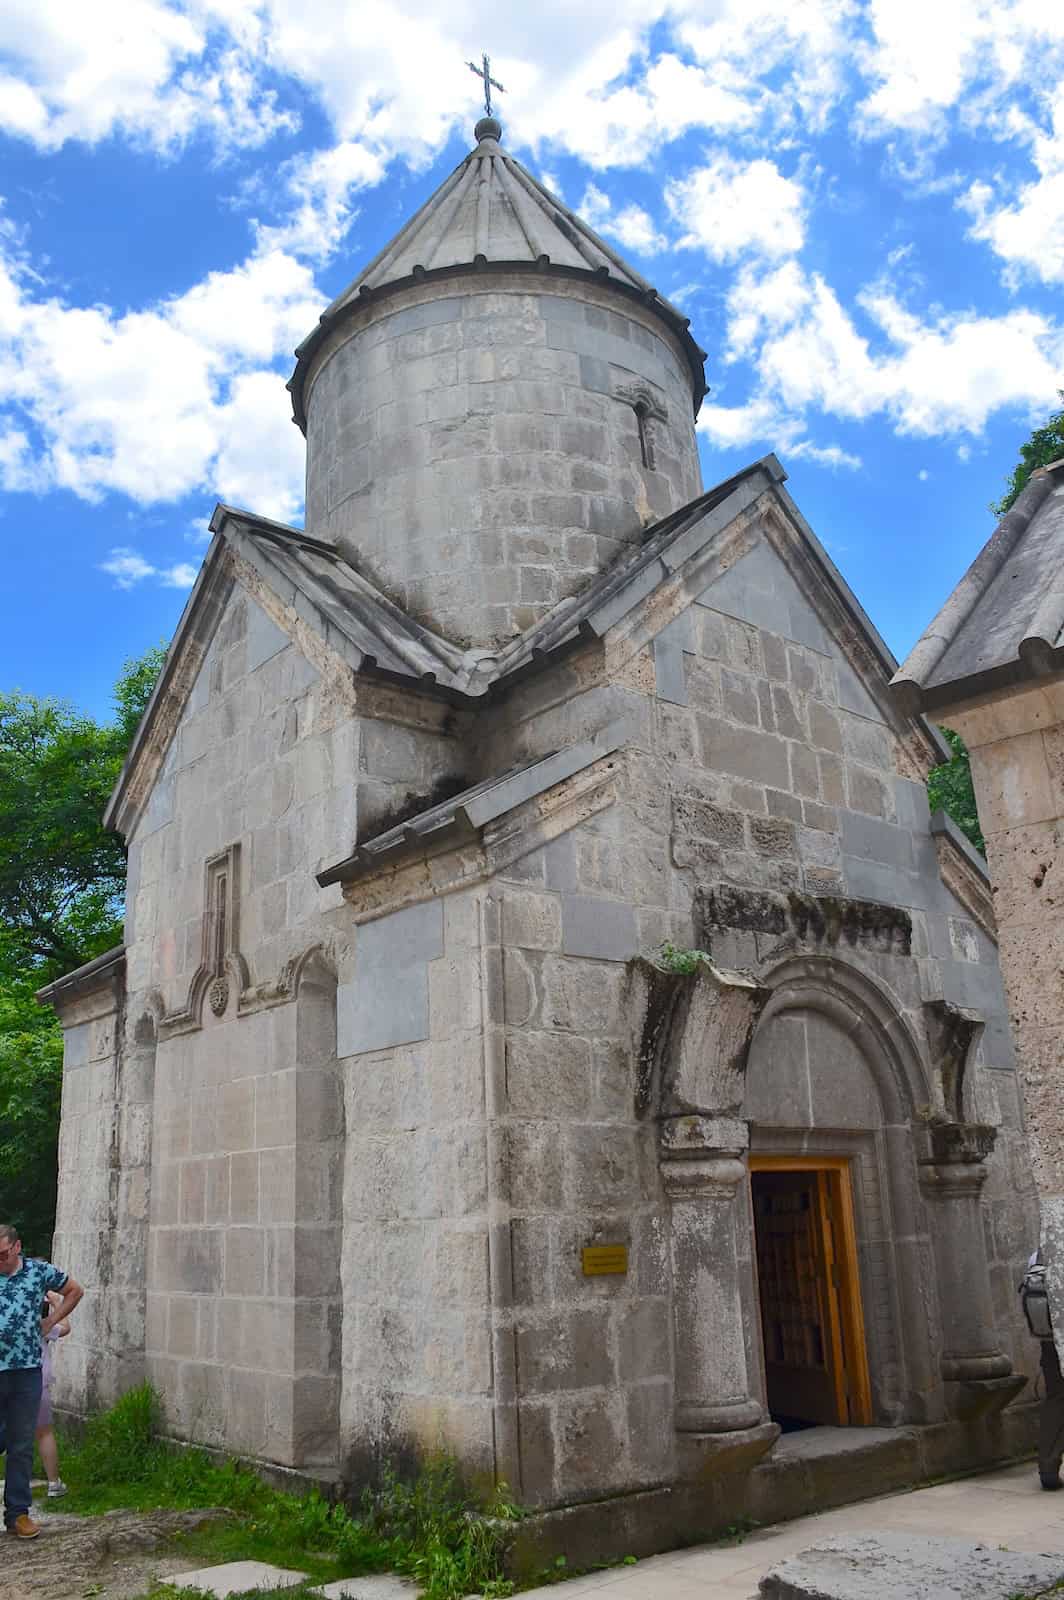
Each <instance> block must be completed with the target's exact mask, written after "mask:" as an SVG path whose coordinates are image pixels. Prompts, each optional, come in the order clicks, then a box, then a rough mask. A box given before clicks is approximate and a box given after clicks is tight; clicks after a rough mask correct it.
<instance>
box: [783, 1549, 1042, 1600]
mask: <svg viewBox="0 0 1064 1600" xmlns="http://www.w3.org/2000/svg"><path fill="white" fill-rule="evenodd" d="M1061 1579H1064V1555H1054V1556H1035V1555H1022V1554H1018V1553H1016V1552H1013V1551H1010V1550H995V1549H991V1548H990V1547H989V1546H988V1545H984V1544H969V1543H967V1542H966V1541H965V1540H963V1539H929V1538H925V1537H923V1536H921V1535H918V1534H910V1533H881V1534H867V1533H861V1534H852V1535H848V1536H839V1537H838V1538H834V1539H824V1540H823V1541H822V1542H821V1543H819V1544H816V1545H813V1546H811V1547H810V1548H809V1549H808V1550H803V1551H802V1552H801V1554H799V1555H796V1556H792V1557H791V1558H790V1560H788V1561H783V1562H781V1563H780V1564H779V1565H778V1566H776V1567H773V1568H772V1570H771V1571H770V1572H768V1573H766V1575H765V1577H763V1578H762V1579H761V1585H760V1592H761V1595H762V1596H763V1600H929V1597H931V1596H934V1600H1015V1597H1016V1596H1018V1595H1032V1596H1033V1595H1039V1594H1041V1593H1042V1592H1043V1591H1044V1590H1046V1589H1051V1588H1053V1586H1054V1585H1055V1584H1056V1583H1058V1582H1059V1581H1060V1580H1061Z"/></svg>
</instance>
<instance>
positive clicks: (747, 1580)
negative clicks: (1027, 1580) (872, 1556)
mask: <svg viewBox="0 0 1064 1600" xmlns="http://www.w3.org/2000/svg"><path fill="white" fill-rule="evenodd" d="M1062 1501H1064V1495H1054V1494H1046V1493H1045V1492H1044V1491H1043V1490H1042V1489H1041V1488H1040V1487H1039V1483H1038V1472H1037V1469H1036V1467H1035V1466H1034V1464H1033V1463H1032V1462H1026V1463H1021V1464H1018V1465H1015V1466H1009V1467H998V1468H995V1469H994V1470H993V1471H991V1472H984V1473H980V1474H978V1475H976V1476H973V1477H970V1478H964V1479H960V1480H956V1481H954V1482H950V1483H941V1484H935V1485H934V1486H932V1487H930V1488H927V1489H916V1490H912V1491H903V1492H901V1493H894V1494H889V1495H879V1496H877V1497H876V1498H875V1499H870V1500H864V1501H861V1502H859V1503H858V1504H856V1505H851V1506H839V1507H838V1508H836V1509H835V1510H833V1511H822V1512H819V1513H817V1514H815V1515H813V1516H808V1517H799V1518H796V1519H795V1520H794V1521H793V1522H781V1523H776V1524H770V1525H768V1526H766V1527H762V1528H757V1529H755V1530H754V1531H752V1532H751V1533H749V1534H747V1535H746V1536H745V1537H744V1538H742V1539H741V1540H735V1541H731V1542H724V1543H721V1544H706V1545H695V1546H692V1547H690V1548H689V1549H686V1550H673V1551H669V1552H667V1553H665V1554H663V1555H659V1556H651V1557H649V1558H648V1559H647V1560H645V1561H640V1562H638V1563H637V1565H635V1566H633V1567H611V1568H609V1569H607V1570H606V1571H603V1572H594V1573H587V1574H585V1575H584V1576H582V1577H575V1578H572V1579H570V1580H569V1582H567V1583H563V1584H560V1585H555V1584H551V1585H550V1586H549V1587H547V1588H543V1589H534V1590H529V1591H526V1593H525V1594H523V1595H522V1596H521V1600H584V1597H585V1596H587V1597H589V1600H590V1597H591V1596H594V1600H763V1597H759V1594H758V1584H759V1582H760V1580H761V1579H762V1577H764V1575H765V1573H766V1572H768V1571H769V1570H770V1569H773V1568H776V1567H778V1566H779V1565H780V1564H781V1563H782V1562H784V1561H787V1560H789V1559H790V1558H791V1557H793V1556H796V1555H798V1554H799V1553H800V1552H801V1551H803V1550H807V1549H809V1548H810V1546H812V1545H816V1544H819V1543H820V1542H821V1541H823V1540H825V1539H827V1538H833V1537H837V1536H839V1535H842V1534H858V1535H869V1536H872V1537H874V1536H876V1535H878V1534H881V1533H883V1532H885V1531H889V1532H891V1533H910V1534H913V1535H915V1536H918V1537H919V1536H923V1537H927V1538H937V1537H939V1536H940V1535H941V1536H942V1537H946V1538H954V1539H963V1540H966V1541H967V1542H968V1543H969V1544H974V1543H976V1542H980V1541H981V1542H982V1543H984V1544H986V1545H988V1546H989V1547H990V1548H991V1549H997V1548H998V1547H999V1546H1005V1547H1006V1548H1007V1549H1008V1550H1010V1551H1014V1552H1019V1551H1026V1552H1029V1553H1031V1554H1034V1555H1038V1556H1044V1555H1046V1554H1047V1553H1049V1552H1060V1553H1061V1554H1062V1555H1064V1504H1062V1503H1061V1502H1062ZM1061 1570H1062V1571H1064V1562H1062V1563H1061ZM1020 1592H1021V1593H1022V1591H1020ZM921 1600H939V1596H938V1595H936V1594H935V1593H934V1591H933V1590H932V1589H930V1588H928V1589H927V1590H926V1591H924V1594H923V1595H921ZM965 1600H968V1597H965Z"/></svg>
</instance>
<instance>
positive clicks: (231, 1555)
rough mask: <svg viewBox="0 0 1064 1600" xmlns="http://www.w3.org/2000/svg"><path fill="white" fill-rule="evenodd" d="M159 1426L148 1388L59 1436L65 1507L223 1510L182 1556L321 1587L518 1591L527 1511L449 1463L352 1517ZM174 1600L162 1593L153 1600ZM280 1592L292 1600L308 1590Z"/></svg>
mask: <svg viewBox="0 0 1064 1600" xmlns="http://www.w3.org/2000/svg"><path fill="white" fill-rule="evenodd" d="M159 1422H160V1417H159V1406H158V1399H157V1396H156V1395H155V1392H154V1390H152V1388H151V1387H150V1385H148V1384H142V1385H140V1387H139V1388H136V1389H131V1390H130V1391H129V1392H128V1393H127V1394H125V1395H123V1397H122V1398H121V1400H119V1401H118V1403H117V1405H115V1406H113V1407H112V1408H111V1410H110V1411H107V1412H105V1413H104V1414H103V1415H101V1416H98V1417H94V1418H93V1419H92V1420H91V1421H90V1422H89V1423H88V1424H87V1425H86V1427H85V1429H84V1432H83V1434H82V1435H81V1436H80V1437H79V1438H77V1439H61V1440H60V1459H61V1462H62V1472H63V1477H64V1479H65V1480H66V1483H67V1485H68V1487H69V1489H70V1496H69V1499H68V1500H66V1501H64V1504H63V1509H64V1510H67V1509H69V1510H70V1511H76V1512H80V1513H82V1514H85V1515H93V1514H97V1513H100V1512H105V1511H113V1510H118V1509H125V1510H133V1511H154V1510H159V1509H171V1510H193V1509H195V1508H197V1507H207V1506H219V1507H225V1508H227V1509H229V1510H230V1511H232V1512H234V1513H235V1515H234V1516H233V1517H229V1518H226V1519H224V1520H219V1521H218V1522H217V1523H215V1524H213V1525H211V1526H210V1527H207V1528H204V1529H202V1530H200V1531H199V1532H198V1533H195V1534H190V1535H188V1536H187V1537H184V1538H182V1539H181V1540H179V1541H177V1544H178V1547H180V1548H181V1550H182V1553H183V1554H185V1553H187V1554H189V1555H190V1556H192V1555H194V1556H197V1557H199V1556H202V1557H203V1560H204V1564H205V1565H206V1564H208V1563H217V1562H222V1561H236V1560H258V1561H272V1562H275V1563H276V1564H277V1565H278V1566H282V1567H291V1568H296V1569H298V1570H301V1571H303V1572H306V1573H307V1575H308V1578H310V1579H312V1580H314V1581H317V1582H321V1581H329V1580H331V1579H334V1578H342V1577H356V1576H359V1575H361V1574H364V1573H371V1572H399V1573H403V1574H404V1575H406V1576H408V1577H410V1578H413V1579H414V1580H415V1581H416V1582H418V1583H419V1584H420V1585H421V1588H422V1592H423V1594H424V1596H425V1600H463V1597H464V1596H465V1595H469V1594H481V1595H483V1596H484V1597H485V1600H498V1597H501V1596H505V1595H511V1594H513V1592H514V1586H513V1584H512V1583H511V1582H510V1581H509V1580H508V1579H507V1578H506V1577H505V1575H504V1570H503V1561H504V1556H505V1552H506V1546H507V1544H508V1536H509V1532H510V1525H511V1524H512V1523H513V1522H514V1521H515V1520H516V1519H517V1518H518V1517H519V1516H520V1512H519V1511H518V1509H517V1507H515V1506H513V1505H511V1504H510V1503H509V1502H508V1501H507V1500H506V1498H505V1494H504V1493H503V1492H499V1491H497V1492H496V1493H494V1494H493V1495H492V1496H491V1497H490V1498H489V1499H488V1500H486V1501H483V1502H478V1501H477V1500H475V1499H474V1498H473V1497H472V1496H471V1495H470V1494H469V1493H468V1492H467V1490H466V1489H465V1488H464V1487H463V1484H462V1482H461V1479H460V1477H459V1473H458V1470H457V1467H456V1464H455V1462H454V1461H453V1460H451V1459H450V1458H449V1457H447V1456H437V1457H435V1458H433V1459H430V1460H428V1461H426V1462H425V1463H424V1464H423V1465H422V1467H421V1469H420V1471H419V1473H418V1475H417V1477H416V1478H415V1479H413V1480H412V1481H409V1482H408V1481H404V1480H403V1479H401V1478H400V1477H399V1476H398V1474H396V1473H395V1472H393V1471H391V1470H386V1471H385V1473H384V1474H383V1476H382V1480H381V1484H380V1487H379V1488H378V1490H377V1491H376V1492H375V1493H373V1494H367V1495H366V1496H365V1497H364V1499H363V1502H362V1506H361V1509H360V1511H359V1513H358V1515H352V1514H351V1512H350V1511H348V1510H347V1508H346V1507H345V1506H342V1505H334V1504H332V1503H330V1502H329V1501H327V1500H325V1499H324V1498H323V1497H322V1496H321V1495H320V1494H318V1493H317V1492H313V1491H312V1492H311V1493H308V1494H305V1495H294V1494H286V1493H283V1492H282V1491H280V1490H277V1489H271V1488H270V1487H268V1485H266V1484H265V1483H263V1482H262V1481H261V1479H260V1478H258V1477H257V1476H256V1475H255V1473H254V1472H252V1471H251V1470H250V1469H249V1468H247V1467H245V1466H242V1465H241V1464H240V1463H239V1462H238V1461H234V1460H225V1461H219V1460H217V1459H216V1458H214V1457H212V1456H210V1455H208V1454H207V1453H206V1451H204V1450H198V1449H196V1448H194V1447H190V1448H188V1449H175V1448H174V1447H173V1446H172V1445H169V1444H167V1443H166V1441H164V1440H163V1439H162V1437H161V1434H160V1427H159ZM169 1592H170V1591H167V1590H166V1589H165V1588H159V1589H157V1590H155V1591H153V1600H156V1597H157V1600H162V1597H163V1596H167V1595H168V1593H169ZM174 1592H176V1591H174ZM279 1592H280V1591H279ZM283 1592H284V1594H285V1595H286V1597H287V1600H296V1597H297V1596H298V1595H299V1594H300V1593H301V1591H299V1590H286V1591H283ZM260 1600H262V1597H261V1596H260Z"/></svg>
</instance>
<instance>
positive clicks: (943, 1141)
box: [918, 1122, 997, 1195]
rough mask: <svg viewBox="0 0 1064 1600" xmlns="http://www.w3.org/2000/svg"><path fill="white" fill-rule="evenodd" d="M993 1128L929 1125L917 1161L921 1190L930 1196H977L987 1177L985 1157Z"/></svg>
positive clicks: (993, 1136) (966, 1124)
mask: <svg viewBox="0 0 1064 1600" xmlns="http://www.w3.org/2000/svg"><path fill="white" fill-rule="evenodd" d="M996 1138H997V1129H996V1128H993V1127H991V1126H990V1125H989V1124H988V1123H982V1122H932V1123H930V1124H929V1125H928V1127H927V1130H926V1144H925V1150H926V1152H927V1153H926V1155H923V1156H921V1157H919V1158H918V1167H919V1173H920V1184H921V1187H922V1188H923V1189H924V1190H925V1191H927V1192H928V1193H933V1194H951V1195H961V1194H978V1193H979V1191H980V1190H981V1189H982V1187H983V1184H984V1183H985V1182H986V1178H987V1168H986V1158H987V1156H988V1155H989V1154H990V1152H991V1151H992V1150H993V1148H994V1143H995V1140H996Z"/></svg>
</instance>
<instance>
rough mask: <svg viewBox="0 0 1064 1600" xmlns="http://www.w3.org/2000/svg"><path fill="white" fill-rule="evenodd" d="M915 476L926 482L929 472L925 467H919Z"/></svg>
mask: <svg viewBox="0 0 1064 1600" xmlns="http://www.w3.org/2000/svg"><path fill="white" fill-rule="evenodd" d="M916 476H917V478H918V479H919V480H920V482H921V483H926V482H927V480H928V478H929V477H930V476H931V474H930V473H929V472H928V470H927V468H926V467H921V468H920V470H919V472H918V473H917V474H916Z"/></svg>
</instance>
